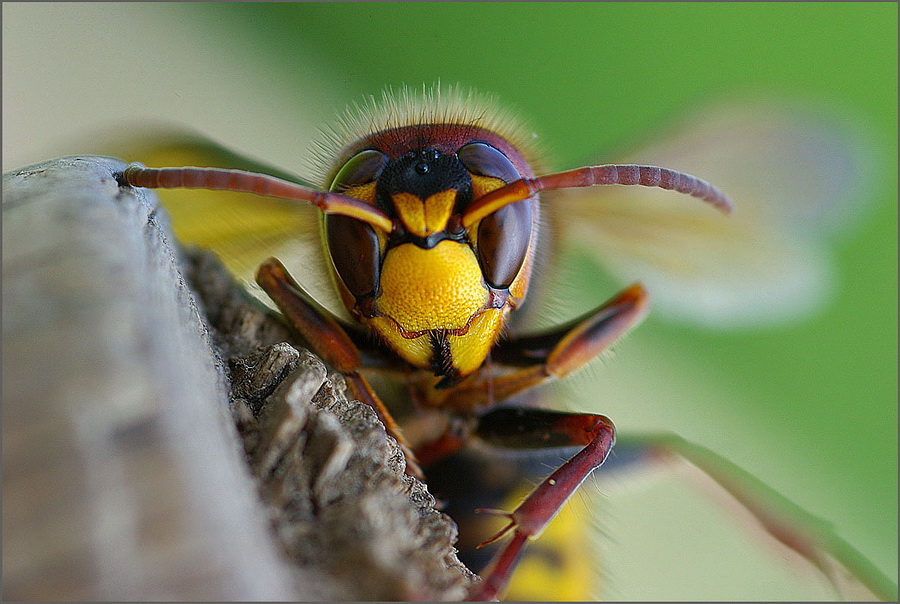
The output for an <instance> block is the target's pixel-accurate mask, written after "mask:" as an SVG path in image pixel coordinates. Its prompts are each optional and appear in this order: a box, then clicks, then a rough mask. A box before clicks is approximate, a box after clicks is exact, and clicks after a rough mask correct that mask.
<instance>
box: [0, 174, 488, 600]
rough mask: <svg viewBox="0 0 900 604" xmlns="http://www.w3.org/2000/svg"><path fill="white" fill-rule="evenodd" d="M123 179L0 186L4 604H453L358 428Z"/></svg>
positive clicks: (465, 578) (370, 427)
mask: <svg viewBox="0 0 900 604" xmlns="http://www.w3.org/2000/svg"><path fill="white" fill-rule="evenodd" d="M122 168H124V164H122V163H121V162H119V161H117V160H112V159H108V158H97V157H84V158H63V159H60V160H56V161H52V162H48V163H46V164H41V165H38V166H32V167H29V168H26V169H23V170H20V171H17V172H14V173H10V174H7V175H4V179H3V290H4V297H3V540H4V543H3V577H4V578H3V597H4V599H8V600H9V599H16V600H18V599H78V600H104V599H117V600H134V599H184V600H200V599H206V600H233V599H241V600H256V599H279V600H285V599H354V600H380V599H404V598H416V599H455V598H459V597H461V596H463V595H464V593H465V590H466V588H467V587H468V586H469V585H470V584H471V581H472V580H473V576H472V575H471V573H469V571H468V570H466V569H465V568H464V567H463V566H462V565H461V564H460V563H459V562H458V561H457V560H456V556H455V550H454V549H453V548H452V545H451V544H452V542H453V540H454V538H455V527H454V526H453V524H452V523H451V522H450V521H449V519H448V518H447V517H446V516H445V515H443V514H441V513H439V512H437V511H436V510H435V509H434V500H433V498H432V497H431V496H430V495H429V494H428V491H427V489H426V488H425V487H424V485H422V484H421V483H420V482H418V481H416V480H414V479H412V478H409V477H407V476H406V475H405V474H404V473H403V469H404V460H403V456H402V454H401V453H400V451H399V449H398V447H397V445H396V443H395V442H394V441H393V439H391V438H389V437H387V436H386V435H385V433H384V430H383V428H382V426H381V424H380V423H379V422H378V420H377V419H376V417H375V415H374V413H373V412H372V411H371V410H370V409H369V408H368V407H366V406H365V405H361V404H360V403H358V402H356V401H348V400H347V399H346V397H345V396H344V384H343V379H342V377H341V376H340V375H339V374H334V373H333V372H330V371H328V369H327V368H326V367H325V366H324V365H323V364H322V363H321V361H320V360H319V359H317V358H316V357H314V356H313V355H311V354H310V353H309V352H307V351H306V350H303V349H300V348H296V347H294V346H293V345H291V344H289V343H288V342H290V341H291V338H290V334H289V333H288V332H287V331H286V329H285V328H284V327H283V325H282V324H281V323H280V322H279V321H277V320H276V319H274V318H273V317H272V316H271V315H269V314H268V313H265V312H263V311H262V310H261V309H259V308H258V307H257V306H255V305H253V304H249V303H248V302H247V300H246V299H245V298H244V296H243V295H242V293H241V291H240V290H239V289H238V288H237V287H236V286H235V285H234V283H233V282H232V281H231V280H230V278H229V277H228V275H227V274H226V273H225V271H224V270H223V269H222V268H221V266H220V265H218V263H217V261H216V260H215V259H214V258H212V257H211V256H209V255H206V254H202V253H198V254H191V255H189V257H187V258H186V259H184V260H183V264H182V263H180V261H179V255H178V254H177V253H176V251H175V250H174V247H175V246H174V245H173V239H172V237H171V235H170V234H169V230H168V227H167V225H166V224H165V215H164V213H162V212H161V211H160V210H159V208H158V207H157V205H156V204H157V202H156V198H155V196H153V195H152V194H149V193H148V192H146V191H140V190H133V189H130V188H128V187H120V186H119V184H118V183H117V182H116V180H115V178H114V173H115V172H116V171H118V170H121V169H122ZM204 309H206V310H204Z"/></svg>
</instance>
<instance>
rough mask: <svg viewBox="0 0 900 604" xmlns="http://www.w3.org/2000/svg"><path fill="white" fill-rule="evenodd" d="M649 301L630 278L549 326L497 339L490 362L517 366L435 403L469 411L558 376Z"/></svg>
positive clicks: (634, 319) (594, 351) (624, 327)
mask: <svg viewBox="0 0 900 604" xmlns="http://www.w3.org/2000/svg"><path fill="white" fill-rule="evenodd" d="M648 305H649V296H648V294H647V291H646V290H645V289H644V288H643V287H642V286H641V285H640V284H634V285H632V286H630V287H628V288H626V289H625V290H623V291H622V292H620V293H619V294H617V295H616V296H615V297H613V298H612V299H610V300H608V301H607V302H605V303H604V304H602V305H601V306H599V307H597V308H596V309H595V310H592V311H591V312H589V313H587V314H586V315H584V316H582V317H579V318H577V319H575V320H574V321H571V322H569V323H567V324H565V325H563V326H561V327H557V328H556V329H553V330H552V331H547V332H544V333H540V334H534V335H525V336H519V337H513V338H510V339H508V340H506V341H504V342H501V343H500V344H499V345H497V346H495V347H494V349H493V350H492V351H491V357H492V361H493V363H494V364H495V365H501V366H506V367H517V368H518V369H517V370H516V371H513V372H510V373H506V374H502V375H498V376H493V375H486V376H484V377H483V378H481V379H478V380H471V381H470V382H469V383H463V384H460V385H459V386H458V387H456V388H454V389H453V390H452V391H451V392H449V393H447V397H446V398H445V399H443V400H441V401H440V405H441V406H443V407H445V408H450V409H454V410H457V411H460V412H465V411H471V410H472V409H475V408H478V407H483V406H486V405H490V404H493V403H495V402H498V401H502V400H504V399H507V398H509V397H511V396H513V395H516V394H518V393H520V392H524V391H526V390H529V389H531V388H534V387H535V386H537V385H539V384H542V383H543V382H546V381H548V380H551V379H559V378H563V377H565V376H567V375H569V374H570V373H572V372H573V371H575V370H577V369H579V368H581V367H582V366H584V365H585V364H586V363H587V362H588V361H590V360H591V359H593V358H595V357H596V356H597V355H599V354H600V353H602V352H603V351H605V350H607V349H608V348H609V347H610V346H611V345H612V344H613V343H614V342H615V341H616V340H617V339H618V338H620V337H621V336H622V335H623V334H624V333H625V332H627V331H628V330H629V329H631V328H632V327H634V326H635V325H637V324H638V323H639V322H640V321H641V319H643V318H644V315H646V313H647V308H648ZM488 383H489V384H490V388H489V387H488ZM489 392H490V394H491V397H490V398H488V393H489Z"/></svg>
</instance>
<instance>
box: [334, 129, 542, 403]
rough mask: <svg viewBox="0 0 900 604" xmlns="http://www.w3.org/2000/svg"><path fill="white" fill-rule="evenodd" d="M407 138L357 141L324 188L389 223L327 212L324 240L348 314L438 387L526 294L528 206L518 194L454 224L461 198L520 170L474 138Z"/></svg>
mask: <svg viewBox="0 0 900 604" xmlns="http://www.w3.org/2000/svg"><path fill="white" fill-rule="evenodd" d="M411 128H416V127H411ZM395 136H396V135H395ZM416 141H417V142H418V143H419V144H418V146H417V147H416V148H413V149H409V150H405V151H404V152H402V153H396V152H394V153H393V154H392V155H389V154H388V153H386V152H384V151H382V150H381V149H377V148H375V149H373V148H371V147H370V148H368V149H364V150H363V151H361V152H359V153H357V154H356V155H354V156H353V157H352V158H351V159H350V160H349V161H348V162H346V163H345V164H344V166H343V167H342V168H341V170H339V171H338V173H337V175H336V177H335V178H334V182H333V184H332V186H331V188H332V190H338V191H340V192H342V193H343V194H345V195H349V196H352V197H356V198H357V199H361V200H363V201H365V202H367V203H370V204H373V205H375V206H377V207H379V208H380V209H382V210H384V211H385V212H387V214H388V215H389V216H391V218H392V220H393V222H394V229H393V231H392V232H391V233H390V234H384V233H380V232H376V231H375V230H373V229H371V227H368V226H367V225H364V224H362V223H359V222H358V221H354V220H353V219H350V218H345V217H339V216H338V217H335V216H329V217H327V218H326V219H325V230H326V241H327V245H328V248H329V251H330V253H331V258H332V261H333V268H334V271H335V277H336V279H335V281H336V282H337V285H338V288H339V290H340V291H341V295H342V299H343V301H344V303H345V304H346V306H347V308H348V310H350V312H351V314H352V315H353V316H354V317H355V318H356V319H357V320H359V321H360V322H361V323H363V324H365V325H367V326H369V327H370V328H371V329H372V331H373V332H374V333H375V334H376V335H377V336H378V338H379V340H380V341H381V342H383V343H384V344H385V345H386V346H387V347H389V348H390V349H391V350H393V351H394V352H395V353H396V354H397V355H398V356H400V358H402V359H403V360H404V361H406V362H407V363H409V364H410V365H413V366H415V367H420V368H425V369H430V370H432V371H433V372H434V373H435V375H437V376H440V377H442V378H444V379H443V380H442V382H441V384H439V385H444V386H447V385H451V384H453V383H455V382H456V381H458V380H459V379H462V378H464V377H465V376H467V375H469V374H471V373H472V372H474V371H476V370H477V369H478V368H479V367H480V366H481V365H482V364H483V363H484V361H485V359H486V358H487V356H488V354H489V353H490V350H491V348H492V346H493V345H494V344H495V343H496V341H497V339H498V338H499V336H500V333H501V331H502V328H503V325H504V323H505V320H506V318H507V316H508V314H509V312H510V311H511V310H513V309H515V308H516V307H517V306H518V305H519V304H520V303H521V302H522V300H523V299H524V297H525V293H526V291H527V285H528V279H529V275H530V272H531V256H532V253H533V252H532V247H533V246H532V242H533V240H534V236H533V231H534V229H535V228H536V226H535V225H536V220H535V218H536V213H537V204H536V200H525V201H522V202H517V203H515V204H512V205H510V206H508V207H506V208H503V209H502V210H500V211H498V212H496V213H495V214H492V215H488V216H486V217H485V218H483V219H482V220H481V221H479V222H478V223H476V224H474V225H472V226H471V227H469V228H463V226H462V223H461V220H460V215H461V212H462V211H463V210H464V209H465V208H466V207H467V206H468V204H470V203H472V202H473V201H475V200H477V199H478V198H479V197H481V196H483V195H485V194H486V193H488V192H490V191H492V190H494V189H497V188H499V187H502V186H503V185H505V184H507V183H509V182H512V181H513V180H517V179H518V178H519V177H520V174H521V172H520V170H519V168H517V167H516V166H515V165H514V164H513V163H512V162H511V161H510V160H509V158H508V157H507V156H506V155H505V154H504V153H503V152H502V151H501V150H499V149H498V148H497V147H495V146H493V145H489V144H487V143H485V142H483V140H477V141H463V142H462V144H459V143H457V144H451V145H450V147H449V148H448V146H447V145H436V144H425V145H424V146H423V145H422V144H421V142H420V138H417V139H416Z"/></svg>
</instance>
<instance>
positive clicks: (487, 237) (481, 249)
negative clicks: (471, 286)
mask: <svg viewBox="0 0 900 604" xmlns="http://www.w3.org/2000/svg"><path fill="white" fill-rule="evenodd" d="M530 241H531V201H530V200H528V199H525V200H523V201H517V202H515V203H512V204H509V205H508V206H505V207H502V208H500V209H499V210H497V211H496V212H494V213H493V214H489V215H487V216H485V217H484V218H483V219H482V220H481V222H480V223H478V260H479V262H480V263H481V272H482V274H483V275H484V279H485V281H487V282H488V284H490V286H491V287H493V288H495V289H506V288H508V287H509V286H510V285H511V284H512V282H513V280H514V279H515V278H516V276H517V275H518V274H519V271H520V270H521V269H522V264H523V263H524V262H525V256H526V255H527V254H528V246H529V243H530Z"/></svg>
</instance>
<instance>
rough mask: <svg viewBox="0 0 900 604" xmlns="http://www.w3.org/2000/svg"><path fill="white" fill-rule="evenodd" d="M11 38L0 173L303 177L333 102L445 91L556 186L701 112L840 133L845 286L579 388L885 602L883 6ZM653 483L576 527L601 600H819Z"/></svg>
mask: <svg viewBox="0 0 900 604" xmlns="http://www.w3.org/2000/svg"><path fill="white" fill-rule="evenodd" d="M3 17H4V19H3V34H4V36H3V37H4V39H3V51H4V52H3V55H4V56H3V68H4V74H3V78H4V82H3V83H4V87H3V88H4V90H3V100H4V103H3V126H4V136H3V151H4V154H3V155H4V156H3V166H4V170H9V169H12V168H16V167H20V166H23V165H26V164H27V163H32V162H36V161H40V160H43V159H48V158H50V157H52V156H56V155H60V154H63V153H78V152H80V151H81V150H82V149H83V147H82V148H80V147H78V145H77V143H73V142H69V141H76V140H85V137H90V136H91V133H92V132H99V131H100V130H101V129H103V128H108V127H110V126H113V125H115V124H118V123H121V122H122V120H128V121H130V122H131V123H133V124H141V123H151V122H154V121H158V120H165V121H168V122H174V123H176V124H180V125H182V126H185V127H191V128H193V129H196V130H199V131H201V132H203V133H205V134H206V135H208V136H211V137H213V138H215V139H217V140H220V141H222V142H224V143H225V144H227V145H229V146H231V147H233V148H235V149H238V150H241V151H244V152H248V153H251V154H254V155H256V156H258V157H260V158H263V159H266V160H268V161H271V162H273V163H277V164H278V165H280V166H282V167H284V168H286V169H293V170H294V171H301V170H303V166H304V164H303V163H302V162H301V160H300V158H301V157H302V156H303V155H304V154H305V151H306V148H307V145H308V143H309V141H310V138H311V137H312V136H314V135H315V129H316V127H317V126H319V125H321V124H322V123H323V122H328V121H330V120H332V118H333V116H334V114H335V113H336V112H337V111H339V110H341V109H343V107H344V106H345V105H346V104H347V103H348V102H352V101H354V100H358V99H360V98H361V97H362V96H363V95H368V94H373V93H374V94H378V93H379V91H380V90H381V88H382V87H383V86H385V85H389V84H390V85H394V86H397V85H398V84H401V83H408V84H411V85H414V86H419V85H421V83H422V82H429V83H430V82H433V81H435V80H437V79H440V80H441V81H442V82H444V83H455V82H461V83H463V84H467V85H473V86H475V87H476V88H478V89H479V90H482V91H485V92H491V93H495V94H496V95H497V96H498V97H499V98H500V99H502V100H504V101H506V102H508V103H509V104H510V105H512V106H513V107H515V108H517V109H518V110H520V112H521V113H522V114H523V115H524V116H525V117H526V118H527V120H528V122H529V123H530V124H531V125H532V126H533V127H534V129H535V130H536V131H537V132H539V134H540V137H541V141H542V142H543V144H544V146H545V147H546V148H547V149H548V150H549V152H550V156H551V158H552V160H553V162H554V164H555V166H556V167H559V168H564V167H574V166H575V165H578V164H580V163H582V162H583V161H584V160H585V159H587V158H592V157H593V158H598V159H599V158H603V159H606V160H608V161H615V160H616V159H617V158H616V157H607V156H604V155H603V154H604V152H605V151H607V150H611V149H619V148H622V147H626V146H628V145H629V144H631V143H635V142H637V141H646V140H652V139H653V138H654V137H655V136H658V135H660V134H662V132H659V133H658V132H657V131H656V130H655V128H656V127H657V126H656V125H659V124H664V123H666V121H667V120H669V119H673V118H677V117H679V116H681V115H683V114H685V113H686V112H688V111H689V110H690V109H691V108H692V107H695V106H697V105H699V104H703V103H707V102H712V101H716V100H721V101H729V100H740V99H742V98H745V97H757V96H760V95H764V96H765V97H766V98H769V99H776V100H777V99H783V100H784V101H785V103H797V102H799V103H803V104H805V105H807V106H811V107H815V108H816V109H818V110H821V111H822V112H824V113H826V114H828V115H831V116H833V119H834V120H835V121H836V122H840V123H841V124H842V125H850V126H852V127H853V128H857V129H858V130H859V131H860V132H862V133H863V136H864V138H865V139H866V142H867V144H869V145H870V146H871V148H872V149H873V150H874V152H875V153H874V155H873V162H874V163H875V164H876V165H875V169H874V171H873V180H872V182H871V183H866V185H865V186H866V195H867V196H869V197H871V198H872V200H871V206H869V207H868V208H865V209H864V210H861V211H864V214H863V215H862V216H861V218H860V220H859V221H858V223H857V224H855V225H854V226H853V227H852V229H850V228H848V232H846V233H840V234H838V236H835V237H832V238H831V239H830V240H829V241H827V243H826V244H827V246H828V248H829V250H830V255H831V258H832V260H833V262H834V265H835V268H836V272H837V275H838V280H837V283H836V287H835V291H834V294H833V296H832V297H831V298H830V299H829V300H827V301H826V302H825V304H824V305H823V306H822V308H821V310H820V311H819V312H816V313H815V314H812V315H811V316H809V317H807V318H804V319H801V320H797V321H795V322H792V323H790V324H786V325H785V324H782V325H778V326H773V327H769V328H756V329H753V330H749V329H745V330H741V331H731V332H727V331H713V330H708V329H704V328H697V327H689V326H685V325H681V324H676V323H672V322H667V321H663V320H661V319H658V318H654V317H652V316H651V318H650V319H649V320H648V321H647V322H646V323H645V324H644V325H643V326H642V327H641V328H640V329H638V330H637V331H636V332H635V333H634V335H632V336H631V337H630V338H629V339H628V341H627V342H625V343H623V344H622V345H621V346H619V347H618V349H617V353H618V354H617V355H616V356H615V357H614V358H613V359H612V360H611V361H608V362H606V363H604V364H603V365H602V366H601V367H600V368H599V369H598V370H597V371H591V372H589V373H590V375H591V376H592V377H593V379H595V380H596V382H597V383H596V385H594V386H593V387H592V388H593V390H592V392H602V399H603V400H602V403H601V404H599V407H598V409H596V410H600V411H602V412H604V413H606V414H608V415H609V416H611V417H612V418H613V419H614V420H615V421H616V423H617V425H618V426H619V428H620V430H622V431H636V430H650V429H667V430H673V431H675V432H677V433H679V434H681V435H682V436H684V437H686V438H688V439H691V440H693V441H695V442H698V443H701V444H703V445H705V446H707V447H709V448H711V449H713V450H715V451H717V452H719V453H721V454H723V455H724V456H725V457H727V458H728V459H730V460H732V461H734V462H735V463H737V464H738V465H740V466H742V467H743V468H745V469H746V470H748V471H750V472H751V473H752V474H754V475H755V476H757V477H758V478H760V479H762V480H763V481H765V482H766V483H767V484H769V485H770V486H772V487H773V488H775V489H776V490H777V491H779V492H780V493H782V494H783V495H784V496H785V497H787V498H789V499H791V500H793V501H794V502H796V503H798V504H799V505H801V506H802V507H803V508H805V509H806V510H808V511H810V512H811V513H814V514H816V515H819V516H821V517H822V518H824V519H826V520H827V521H829V522H831V523H833V524H834V525H835V526H836V527H837V528H836V530H837V532H838V534H840V535H841V536H842V537H844V538H845V539H847V540H848V541H849V542H850V543H851V544H852V545H853V546H855V547H856V548H858V549H859V550H860V551H861V552H862V553H863V554H864V555H866V556H867V557H868V558H869V559H870V560H871V561H872V562H873V563H874V564H875V565H876V566H877V567H878V568H880V569H881V570H882V571H883V572H885V573H887V574H888V575H889V576H890V577H891V578H892V579H893V580H894V581H895V582H896V577H897V574H896V573H897V535H898V533H897V58H896V57H897V6H896V4H893V3H846V4H842V3H799V4H789V3H725V4H707V3H689V4H681V3H664V4H641V3H614V4H593V3H583V4H582V3H579V4H539V3H527V4H506V3H500V4H477V3H471V4H469V3H466V4H430V3H429V4H370V3H365V4H330V3H321V4H292V3H284V4H257V3H253V4H212V3H209V4H207V3H203V4H165V3H164V4H144V3H136V4H116V3H103V4H78V5H74V6H71V5H70V6H64V5H61V4H38V5H35V6H30V5H26V4H9V3H5V4H4V5H3ZM88 140H89V139H88ZM610 294H611V292H610V291H609V290H608V289H603V290H597V291H596V293H595V294H592V295H595V296H596V297H595V300H597V301H599V300H601V299H605V298H606V297H608V296H609V295H610ZM582 379H583V378H582ZM570 391H571V393H572V395H573V396H575V397H577V396H578V395H577V392H576V391H575V389H574V388H572V389H571V390H570ZM588 402H589V401H585V400H583V399H580V400H579V402H578V405H577V406H581V407H584V405H586V404H587V403H588ZM573 406H576V405H573ZM659 482H660V483H666V484H663V485H662V486H660V485H653V486H649V487H647V488H642V489H639V490H638V491H635V492H634V493H624V494H616V495H615V496H613V495H612V494H606V493H603V494H600V495H598V496H597V497H594V498H593V499H594V500H598V501H601V502H602V503H599V504H598V505H597V510H599V511H597V510H590V509H587V508H585V509H584V511H583V514H584V516H585V517H586V525H587V524H592V523H591V522H588V519H587V516H591V515H594V514H601V515H603V519H602V520H600V524H601V526H602V530H601V533H602V535H601V538H602V539H604V540H605V542H606V544H605V546H604V550H605V551H606V553H605V554H604V563H603V564H604V575H605V576H607V577H608V579H607V580H606V582H605V585H606V588H605V591H604V592H603V595H605V596H606V597H612V598H616V599H651V600H652V599H663V600H675V599H723V600H728V599H746V600H756V599H763V600H765V599H811V600H817V599H821V598H827V597H829V593H828V591H827V590H826V589H824V588H823V587H822V586H821V585H820V584H817V583H816V581H815V580H814V579H813V580H806V579H805V578H804V577H803V576H801V575H798V574H797V573H795V572H794V569H792V568H790V567H788V568H787V569H785V567H784V566H783V565H782V564H781V562H780V561H779V560H778V559H773V557H771V556H767V555H766V552H765V551H762V553H760V552H761V550H760V549H759V548H757V547H755V546H756V543H755V542H754V541H753V539H752V538H749V539H748V538H747V537H746V534H745V532H743V531H741V530H737V531H736V530H734V526H733V523H729V522H728V521H727V520H723V519H724V518H725V517H726V514H727V510H726V511H725V512H722V510H723V508H720V507H716V506H715V505H713V506H712V507H709V506H708V504H707V503H706V502H707V500H706V499H704V498H703V497H701V496H698V495H696V493H695V492H694V491H691V490H690V489H686V488H684V487H683V485H682V484H680V483H678V482H677V481H666V480H662V481H659ZM720 512H722V513H720ZM701 533H702V534H701ZM695 541H696V544H695Z"/></svg>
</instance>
